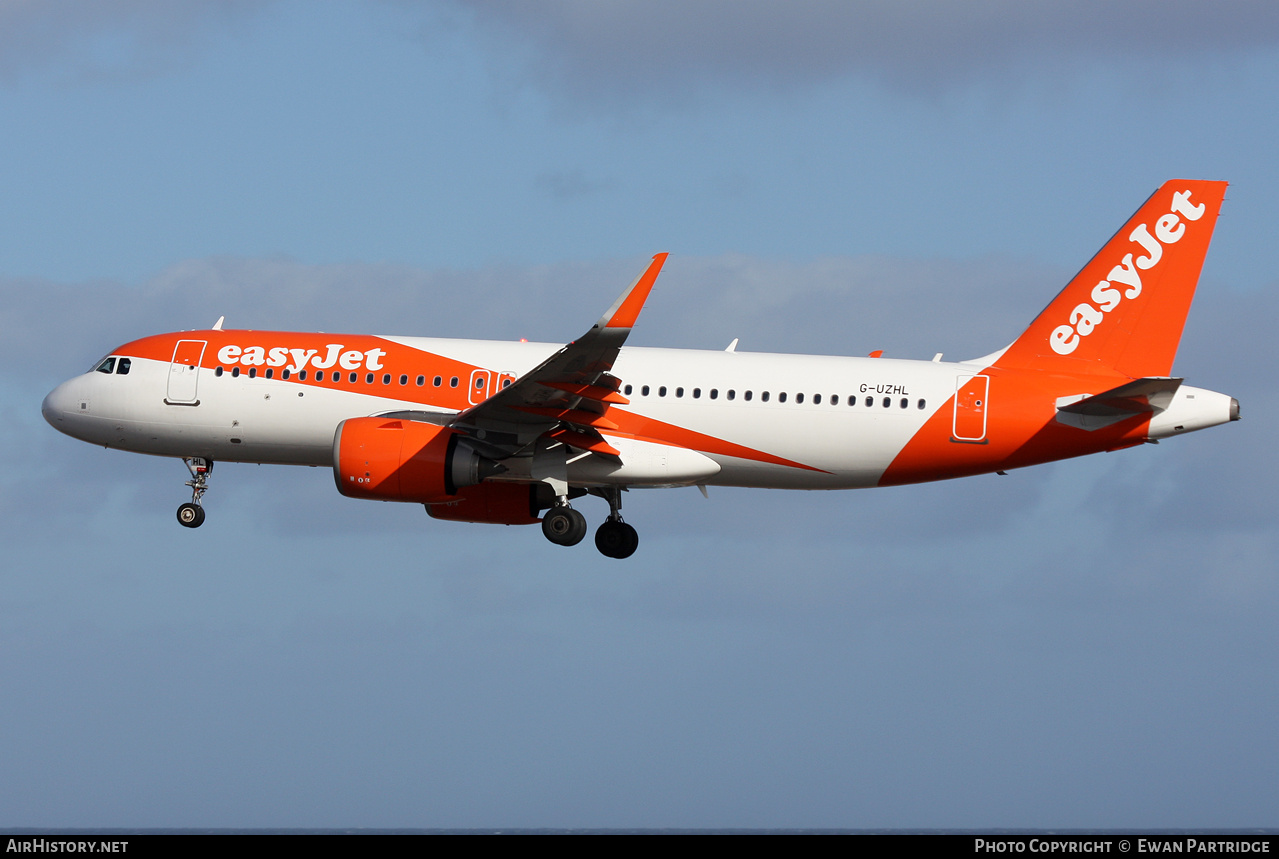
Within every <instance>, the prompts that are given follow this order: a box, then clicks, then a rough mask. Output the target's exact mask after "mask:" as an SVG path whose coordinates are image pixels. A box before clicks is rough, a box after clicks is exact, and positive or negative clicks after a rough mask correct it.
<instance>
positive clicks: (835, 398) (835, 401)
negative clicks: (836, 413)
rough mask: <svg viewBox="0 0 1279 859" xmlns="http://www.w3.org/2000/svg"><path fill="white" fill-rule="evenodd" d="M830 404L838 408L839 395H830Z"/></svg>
mask: <svg viewBox="0 0 1279 859" xmlns="http://www.w3.org/2000/svg"><path fill="white" fill-rule="evenodd" d="M830 404H831V405H832V406H838V405H839V394H831V395H830Z"/></svg>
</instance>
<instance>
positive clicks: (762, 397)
mask: <svg viewBox="0 0 1279 859" xmlns="http://www.w3.org/2000/svg"><path fill="white" fill-rule="evenodd" d="M759 400H760V402H762V403H766V402H768V391H765V392H764V393H762V394H760V395H759Z"/></svg>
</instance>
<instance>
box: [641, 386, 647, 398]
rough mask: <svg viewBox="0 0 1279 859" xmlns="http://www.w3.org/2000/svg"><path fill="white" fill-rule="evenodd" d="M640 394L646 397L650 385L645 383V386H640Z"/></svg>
mask: <svg viewBox="0 0 1279 859" xmlns="http://www.w3.org/2000/svg"><path fill="white" fill-rule="evenodd" d="M640 395H641V396H644V397H647V396H648V385H645V386H644V387H642V388H640Z"/></svg>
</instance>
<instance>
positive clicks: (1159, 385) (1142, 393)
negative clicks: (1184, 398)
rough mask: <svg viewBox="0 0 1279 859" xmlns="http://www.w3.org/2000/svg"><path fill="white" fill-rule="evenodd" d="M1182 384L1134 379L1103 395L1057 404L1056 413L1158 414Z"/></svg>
mask: <svg viewBox="0 0 1279 859" xmlns="http://www.w3.org/2000/svg"><path fill="white" fill-rule="evenodd" d="M1182 381H1184V380H1182V379H1171V378H1165V377H1162V376H1152V377H1150V378H1146V379H1136V380H1135V381H1132V382H1128V383H1127V384H1123V385H1120V386H1119V387H1118V388H1112V389H1110V390H1109V391H1106V392H1105V393H1102V394H1094V395H1093V396H1091V397H1084V398H1083V399H1082V400H1078V401H1076V402H1073V403H1069V404H1067V405H1059V406H1057V411H1059V412H1067V413H1069V414H1073V415H1085V416H1088V417H1096V418H1113V417H1127V416H1128V415H1137V414H1145V413H1149V412H1162V411H1163V410H1164V409H1166V408H1168V405H1169V403H1171V402H1172V398H1173V395H1174V394H1176V393H1177V389H1178V388H1180V387H1181V383H1182Z"/></svg>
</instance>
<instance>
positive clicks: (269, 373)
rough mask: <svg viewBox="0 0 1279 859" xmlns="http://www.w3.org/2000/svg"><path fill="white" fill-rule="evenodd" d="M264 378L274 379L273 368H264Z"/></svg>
mask: <svg viewBox="0 0 1279 859" xmlns="http://www.w3.org/2000/svg"><path fill="white" fill-rule="evenodd" d="M266 377H267V378H268V379H274V378H275V370H274V369H273V368H271V367H267V368H266Z"/></svg>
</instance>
